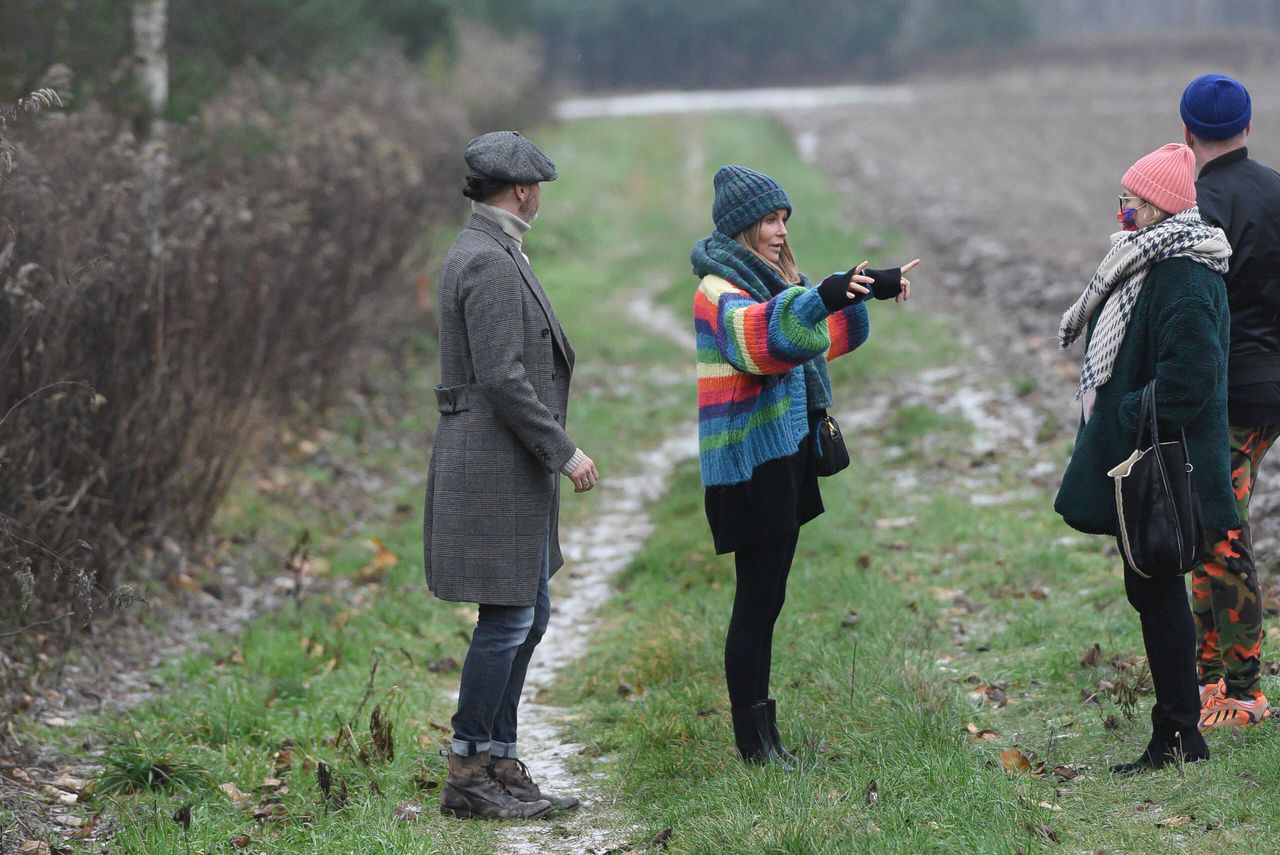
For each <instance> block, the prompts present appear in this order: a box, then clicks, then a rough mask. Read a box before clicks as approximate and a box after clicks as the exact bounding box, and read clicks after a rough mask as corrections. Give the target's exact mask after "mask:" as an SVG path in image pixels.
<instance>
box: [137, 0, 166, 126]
mask: <svg viewBox="0 0 1280 855" xmlns="http://www.w3.org/2000/svg"><path fill="white" fill-rule="evenodd" d="M168 23H169V2H168V0H134V3H133V51H134V60H135V63H136V65H135V69H136V70H135V75H136V77H137V81H138V87H139V88H140V89H141V90H142V98H143V104H144V107H145V109H146V128H147V133H148V134H151V133H152V132H153V131H155V130H160V129H161V128H158V127H156V124H157V123H158V122H161V121H163V120H162V119H161V117H162V116H163V115H164V111H165V108H166V107H167V106H168V105H169V56H168V53H167V52H166V51H165V41H166V39H165V34H166V32H167V31H168Z"/></svg>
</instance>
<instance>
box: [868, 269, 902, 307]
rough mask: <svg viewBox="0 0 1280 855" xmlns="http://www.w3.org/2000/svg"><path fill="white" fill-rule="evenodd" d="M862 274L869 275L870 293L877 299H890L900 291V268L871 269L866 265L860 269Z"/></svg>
mask: <svg viewBox="0 0 1280 855" xmlns="http://www.w3.org/2000/svg"><path fill="white" fill-rule="evenodd" d="M862 275H863V276H870V277H871V278H872V279H874V280H875V282H872V283H871V294H872V296H874V297H875V298H876V299H877V300H892V299H893V298H894V297H897V296H898V295H899V294H901V293H902V268H901V267H892V268H889V269H887V270H873V269H872V268H870V267H868V268H867V269H866V270H863V271H862Z"/></svg>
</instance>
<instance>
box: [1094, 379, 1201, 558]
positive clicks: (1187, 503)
mask: <svg viewBox="0 0 1280 855" xmlns="http://www.w3.org/2000/svg"><path fill="white" fill-rule="evenodd" d="M1155 393H1156V381H1154V380H1152V381H1151V382H1150V383H1148V384H1147V386H1146V388H1144V389H1143V390H1142V411H1141V415H1140V416H1139V418H1138V437H1137V440H1136V441H1135V448H1134V450H1133V454H1131V455H1130V456H1129V457H1128V459H1126V460H1125V461H1124V462H1123V463H1121V464H1120V465H1119V466H1116V467H1115V468H1114V469H1112V470H1111V471H1110V472H1108V473H1107V474H1108V475H1109V476H1111V477H1112V478H1113V479H1115V482H1116V515H1117V516H1118V517H1119V520H1120V528H1119V532H1118V535H1119V536H1118V540H1119V541H1120V549H1121V551H1123V552H1124V557H1125V560H1127V561H1128V562H1129V566H1130V567H1132V568H1133V569H1134V570H1136V571H1137V572H1138V575H1140V576H1143V577H1145V578H1147V579H1152V578H1158V577H1165V576H1176V575H1179V574H1181V573H1186V572H1188V571H1189V570H1191V569H1192V568H1193V567H1195V566H1196V565H1197V564H1198V563H1200V561H1201V559H1203V558H1204V554H1205V549H1206V542H1205V533H1204V518H1203V512H1202V511H1201V510H1200V498H1199V497H1198V496H1197V495H1196V488H1195V485H1194V484H1192V483H1191V472H1192V469H1193V467H1192V465H1191V461H1190V460H1189V459H1188V457H1187V437H1186V433H1185V432H1179V434H1178V438H1177V439H1176V440H1174V441H1172V442H1161V441H1160V431H1159V429H1158V428H1157V427H1156V394H1155ZM1144 435H1149V438H1150V443H1151V444H1150V445H1148V446H1146V447H1145V448H1144V447H1143V437H1144Z"/></svg>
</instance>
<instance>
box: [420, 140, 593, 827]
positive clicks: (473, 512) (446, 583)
mask: <svg viewBox="0 0 1280 855" xmlns="http://www.w3.org/2000/svg"><path fill="white" fill-rule="evenodd" d="M464 157H465V159H466V162H467V166H468V167H469V169H470V174H469V175H468V176H467V179H466V186H465V187H464V188H463V191H462V192H463V195H464V196H466V197H467V198H469V199H471V205H472V210H473V215H472V217H471V221H470V222H469V223H468V224H467V226H466V228H465V229H463V231H462V234H460V235H459V236H458V239H457V240H456V241H454V244H453V246H452V247H451V248H450V250H449V253H448V255H447V256H446V257H445V260H444V270H443V273H442V274H441V277H440V300H439V307H440V309H439V311H440V385H438V386H436V390H435V391H436V404H437V407H438V409H439V410H440V423H439V427H438V428H437V429H436V437H435V448H434V450H433V452H432V455H431V466H430V470H429V473H428V475H427V501H426V517H425V521H424V553H425V562H426V573H427V584H428V585H429V586H430V588H431V590H432V592H433V593H434V594H435V595H436V596H437V597H439V598H440V599H442V600H452V601H461V602H471V603H478V604H479V606H480V613H479V618H478V619H477V621H476V627H475V631H474V632H473V633H472V636H471V645H470V647H469V649H468V651H467V657H466V662H465V663H464V664H463V666H462V682H461V686H460V688H459V690H458V710H457V713H456V714H455V715H454V717H453V722H452V723H453V744H452V746H451V749H450V751H449V752H448V756H449V776H448V779H447V781H446V782H445V788H444V792H443V794H442V795H441V798H440V810H441V812H442V813H444V814H446V815H452V816H456V817H459V818H467V817H484V818H489V819H532V818H534V817H539V816H543V815H544V814H546V813H548V812H549V811H551V810H554V809H556V808H571V807H574V806H576V805H577V803H578V800H577V799H575V798H573V797H572V796H563V797H556V796H549V795H547V794H544V793H542V792H541V791H540V789H539V788H538V785H537V784H536V783H535V782H534V780H533V779H532V778H531V777H530V775H529V773H528V769H527V768H526V767H525V765H524V764H523V763H522V762H521V761H520V760H519V759H518V755H517V752H516V710H517V707H518V706H519V704H520V693H521V690H522V689H523V687H524V679H525V672H526V670H527V669H528V666H529V659H530V657H531V656H532V655H533V649H534V647H536V646H537V644H538V641H539V640H540V639H541V638H542V634H543V632H545V630H546V628H547V620H548V618H549V617H550V614H551V599H550V596H549V594H548V591H547V582H548V579H549V578H550V576H551V574H553V573H555V571H556V570H558V569H559V568H560V566H561V565H562V564H563V563H564V561H563V559H562V558H561V556H560V542H559V530H558V525H557V523H558V519H559V507H560V476H562V475H563V476H566V477H568V478H569V479H570V480H571V481H572V482H573V487H574V491H575V492H579V493H582V492H586V491H587V490H590V489H591V488H592V487H594V486H595V485H596V481H597V479H598V478H599V475H598V474H597V472H596V467H595V464H594V463H593V462H592V460H591V458H589V457H587V456H586V455H585V454H584V453H583V452H582V450H581V449H580V448H578V446H577V444H576V443H575V442H574V441H573V440H572V439H570V438H569V435H568V434H567V433H566V432H565V415H566V412H567V409H568V404H569V376H570V374H571V372H572V371H573V358H574V355H573V348H572V347H570V346H569V340H568V339H567V338H566V337H565V334H564V330H563V329H561V327H560V322H559V321H558V320H557V319H556V314H555V312H554V311H553V310H552V308H551V303H550V301H549V300H548V299H547V295H546V293H545V292H544V291H543V290H542V285H541V284H540V283H539V282H538V277H536V276H534V274H533V270H532V268H530V266H529V259H528V257H527V256H526V255H525V254H524V250H523V246H522V243H523V239H524V235H525V233H526V232H527V231H528V230H529V227H530V225H531V224H532V223H533V221H534V219H535V217H537V214H538V203H539V200H540V199H541V195H542V189H541V182H543V181H554V180H555V178H556V168H555V166H554V165H553V164H552V163H551V161H550V160H549V159H548V158H547V156H546V155H545V154H543V153H542V151H541V150H539V149H538V147H537V146H535V145H534V144H533V143H531V142H530V141H529V140H527V139H525V138H524V137H523V136H521V135H520V134H519V133H517V132H515V131H497V132H494V133H490V134H485V135H484V136H481V137H478V138H476V139H474V140H472V141H471V142H470V144H468V145H467V149H466V152H465V154H464Z"/></svg>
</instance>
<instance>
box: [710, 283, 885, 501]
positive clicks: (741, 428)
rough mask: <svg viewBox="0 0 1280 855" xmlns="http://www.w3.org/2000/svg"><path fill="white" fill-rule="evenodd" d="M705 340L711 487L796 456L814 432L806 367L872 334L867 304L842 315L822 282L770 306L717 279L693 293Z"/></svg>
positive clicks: (788, 292) (778, 298)
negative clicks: (811, 430)
mask: <svg viewBox="0 0 1280 855" xmlns="http://www.w3.org/2000/svg"><path fill="white" fill-rule="evenodd" d="M693 325H694V332H695V333H696V336H697V344H698V447H699V458H700V460H701V464H702V483H703V484H704V485H706V486H708V487H711V486H715V485H720V484H739V483H742V482H744V481H749V480H751V473H752V471H753V470H754V469H755V468H756V467H757V466H759V465H760V464H761V463H764V462H766V461H769V460H776V459H778V458H782V457H789V456H790V455H792V454H795V453H796V450H797V449H798V448H799V445H800V441H801V440H802V439H803V438H804V436H805V434H806V433H807V432H808V430H809V414H808V405H807V395H806V389H805V376H804V364H805V363H806V362H808V361H809V360H811V359H815V358H821V357H823V356H824V355H825V357H826V359H827V360H832V359H835V358H836V357H838V356H842V355H844V354H846V353H848V352H850V351H851V350H853V349H855V348H856V347H858V346H859V345H860V344H862V343H863V342H864V341H866V339H867V335H868V333H869V331H870V322H869V320H868V318H867V307H866V306H865V305H863V303H861V302H858V303H854V304H853V305H851V306H849V307H847V308H845V309H842V310H840V311H837V312H835V313H832V312H831V311H830V310H829V309H828V308H827V307H826V304H825V303H824V302H823V301H822V296H821V295H820V294H819V293H818V291H817V289H816V288H807V287H804V286H803V285H795V286H792V287H790V288H787V289H786V290H784V291H782V292H781V293H779V294H778V295H777V296H775V297H773V298H772V299H770V300H768V301H766V302H761V301H759V300H757V299H756V298H755V297H753V296H752V295H751V294H750V293H749V292H748V291H747V290H746V289H744V288H741V287H739V286H737V285H735V284H733V283H732V282H730V281H728V280H727V279H724V278H722V277H720V276H717V275H707V276H704V277H702V280H701V282H700V284H699V285H698V290H697V292H696V294H695V295H694V298H693Z"/></svg>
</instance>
